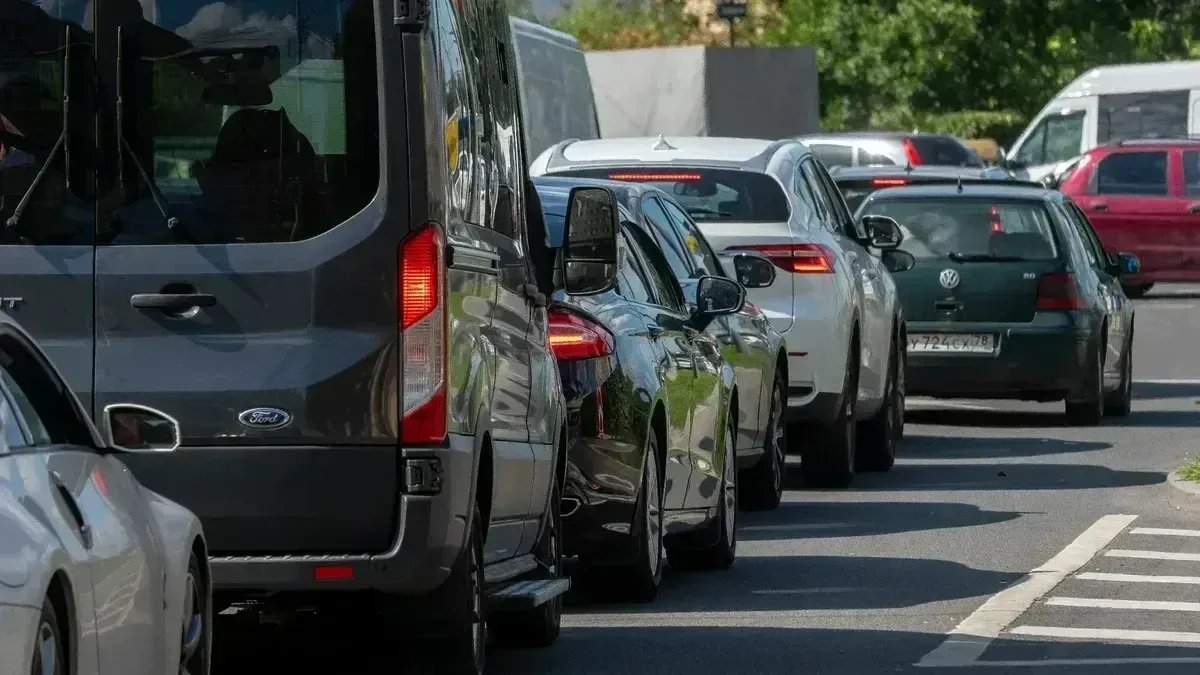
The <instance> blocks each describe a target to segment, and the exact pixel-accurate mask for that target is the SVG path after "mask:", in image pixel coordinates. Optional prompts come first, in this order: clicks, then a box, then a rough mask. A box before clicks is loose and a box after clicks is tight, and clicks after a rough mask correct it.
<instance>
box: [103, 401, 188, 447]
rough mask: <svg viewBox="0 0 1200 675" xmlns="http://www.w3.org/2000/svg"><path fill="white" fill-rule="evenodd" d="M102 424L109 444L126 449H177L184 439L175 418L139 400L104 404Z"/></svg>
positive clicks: (105, 439)
mask: <svg viewBox="0 0 1200 675" xmlns="http://www.w3.org/2000/svg"><path fill="white" fill-rule="evenodd" d="M101 427H102V429H101V433H102V434H103V436H104V442H105V443H106V444H107V445H108V447H110V448H112V449H114V450H120V451H122V452H174V451H175V450H176V449H177V448H179V444H180V441H181V439H182V432H181V431H180V429H179V422H178V421H176V419H175V418H174V417H171V416H170V415H168V414H166V413H165V412H162V411H161V410H155V409H154V408H148V407H146V406H144V405H138V404H136V403H113V404H111V405H106V406H104V416H103V417H102V418H101Z"/></svg>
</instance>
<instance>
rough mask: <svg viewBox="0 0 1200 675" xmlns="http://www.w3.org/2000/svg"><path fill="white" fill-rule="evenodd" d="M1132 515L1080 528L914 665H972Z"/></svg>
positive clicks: (988, 601) (1105, 544)
mask: <svg viewBox="0 0 1200 675" xmlns="http://www.w3.org/2000/svg"><path fill="white" fill-rule="evenodd" d="M1136 519H1137V516H1130V515H1110V516H1104V517H1103V518H1100V519H1099V520H1097V521H1096V522H1095V523H1093V524H1092V526H1091V527H1089V528H1088V529H1086V530H1084V532H1083V534H1080V535H1079V536H1078V537H1077V538H1076V539H1075V541H1073V542H1071V543H1070V544H1068V545H1067V547H1066V548H1064V549H1063V550H1062V551H1060V552H1059V553H1058V555H1056V556H1054V557H1053V558H1051V559H1050V560H1048V561H1046V564H1044V565H1042V566H1041V567H1038V568H1037V569H1034V570H1033V571H1031V572H1030V573H1029V575H1028V576H1026V577H1025V579H1024V580H1022V581H1021V582H1019V583H1016V584H1013V585H1012V586H1010V587H1009V588H1006V589H1004V590H1003V591H1000V592H999V593H997V594H995V595H993V596H992V597H991V598H989V599H988V600H987V602H985V603H983V605H982V606H981V607H980V608H979V609H977V610H975V612H974V613H973V614H971V616H968V617H967V618H966V619H963V621H962V623H960V624H958V626H956V627H955V628H954V630H952V631H950V634H949V636H947V638H946V640H945V642H943V643H942V644H940V645H938V646H937V647H936V648H935V649H934V650H933V651H931V652H929V653H928V654H926V655H925V656H924V657H923V658H922V659H921V660H920V661H918V662H917V663H916V665H917V666H918V667H923V668H938V667H942V668H944V667H961V666H967V665H972V664H974V663H975V662H976V661H978V659H979V657H980V656H981V655H982V654H983V652H984V651H986V650H987V648H988V645H990V644H991V643H992V640H994V639H996V638H997V637H999V636H1000V632H1001V631H1003V630H1004V629H1005V628H1007V627H1008V626H1009V625H1010V624H1011V623H1012V622H1013V621H1016V620H1017V618H1018V617H1020V616H1021V615H1022V614H1024V613H1025V612H1026V611H1027V610H1028V609H1029V608H1030V607H1032V606H1033V603H1035V602H1037V600H1038V598H1040V597H1042V596H1043V595H1045V594H1046V593H1049V592H1050V591H1051V590H1053V589H1054V587H1055V586H1057V585H1058V584H1059V583H1061V582H1062V581H1063V580H1064V579H1066V578H1067V576H1068V575H1070V574H1073V573H1074V572H1076V571H1078V570H1079V568H1080V567H1083V566H1084V565H1086V564H1087V563H1088V561H1090V560H1091V559H1092V558H1094V557H1096V554H1097V553H1099V552H1100V551H1102V550H1103V549H1104V547H1105V546H1108V545H1109V544H1110V543H1111V542H1112V540H1113V539H1116V538H1117V535H1119V534H1121V532H1123V531H1124V530H1125V528H1127V527H1129V525H1130V523H1132V522H1133V521H1134V520H1136Z"/></svg>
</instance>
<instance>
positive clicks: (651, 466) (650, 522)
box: [646, 454, 662, 576]
mask: <svg viewBox="0 0 1200 675" xmlns="http://www.w3.org/2000/svg"><path fill="white" fill-rule="evenodd" d="M656 462H657V460H656V459H655V457H654V455H653V454H651V455H650V456H649V457H647V458H646V547H647V549H648V550H647V553H648V554H649V555H647V556H646V557H647V558H648V559H649V564H650V575H651V576H655V575H657V574H658V568H659V567H660V566H661V565H662V532H661V529H662V528H661V527H660V524H659V508H658V470H657V466H656Z"/></svg>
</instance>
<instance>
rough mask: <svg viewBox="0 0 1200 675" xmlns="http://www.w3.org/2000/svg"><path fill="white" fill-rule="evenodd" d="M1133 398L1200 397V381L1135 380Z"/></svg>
mask: <svg viewBox="0 0 1200 675" xmlns="http://www.w3.org/2000/svg"><path fill="white" fill-rule="evenodd" d="M1133 398H1134V399H1136V400H1148V399H1156V398H1188V399H1200V382H1134V383H1133Z"/></svg>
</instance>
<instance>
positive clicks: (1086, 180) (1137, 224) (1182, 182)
mask: <svg viewBox="0 0 1200 675" xmlns="http://www.w3.org/2000/svg"><path fill="white" fill-rule="evenodd" d="M1058 189H1059V190H1060V191H1062V192H1063V193H1065V194H1067V195H1068V196H1070V197H1071V199H1073V200H1074V201H1075V202H1076V203H1077V204H1078V205H1079V206H1080V207H1081V208H1083V210H1084V212H1086V213H1087V216H1088V218H1089V219H1090V220H1091V221H1092V226H1093V227H1095V229H1096V232H1097V233H1098V234H1099V235H1100V240H1101V241H1102V242H1103V243H1104V247H1105V248H1106V249H1108V250H1109V251H1110V252H1111V253H1113V254H1114V255H1115V254H1116V252H1117V251H1126V252H1129V253H1134V254H1136V255H1137V256H1138V258H1139V259H1140V260H1141V262H1142V271H1141V273H1140V274H1138V275H1136V276H1130V277H1122V280H1121V283H1122V285H1124V286H1125V293H1126V295H1128V296H1129V297H1131V298H1138V297H1141V296H1143V295H1145V293H1146V291H1147V290H1149V289H1150V287H1151V286H1153V285H1154V284H1155V283H1156V282H1160V281H1161V282H1172V281H1174V282H1197V281H1200V139H1188V140H1167V139H1141V140H1126V141H1118V142H1114V143H1111V144H1109V145H1103V146H1100V147H1097V148H1094V149H1092V150H1090V151H1089V152H1088V153H1087V154H1085V155H1083V157H1082V158H1080V160H1079V162H1078V163H1077V164H1076V165H1075V166H1074V168H1073V169H1071V170H1070V173H1069V174H1067V175H1066V176H1064V177H1063V179H1062V182H1061V184H1060V185H1059V186H1058Z"/></svg>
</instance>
